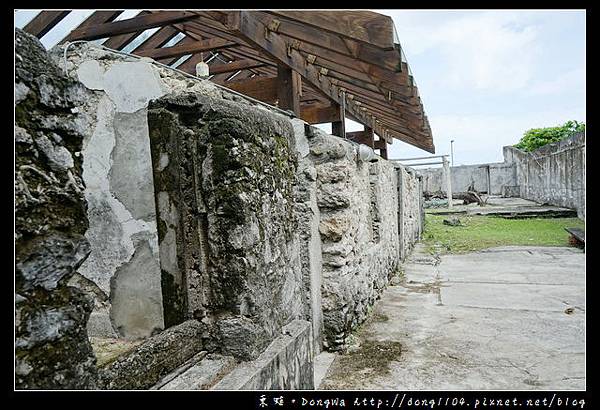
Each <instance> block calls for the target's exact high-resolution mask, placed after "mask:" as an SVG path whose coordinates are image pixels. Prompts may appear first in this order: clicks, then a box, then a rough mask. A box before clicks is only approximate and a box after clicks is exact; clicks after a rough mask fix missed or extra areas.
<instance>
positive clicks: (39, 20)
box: [23, 10, 70, 38]
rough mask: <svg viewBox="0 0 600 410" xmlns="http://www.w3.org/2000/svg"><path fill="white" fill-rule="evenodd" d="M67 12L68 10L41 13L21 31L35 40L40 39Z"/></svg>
mask: <svg viewBox="0 0 600 410" xmlns="http://www.w3.org/2000/svg"><path fill="white" fill-rule="evenodd" d="M69 11H70V10H60V11H42V12H41V13H40V14H38V15H37V16H35V17H34V18H33V19H32V20H31V21H30V22H29V23H27V25H26V26H25V27H23V30H24V31H26V32H28V33H29V34H32V35H34V36H36V37H37V38H42V37H43V36H44V34H46V33H47V32H49V31H50V30H52V29H53V28H54V26H56V25H57V24H58V23H60V21H61V20H62V19H64V18H65V17H66V15H67V14H69Z"/></svg>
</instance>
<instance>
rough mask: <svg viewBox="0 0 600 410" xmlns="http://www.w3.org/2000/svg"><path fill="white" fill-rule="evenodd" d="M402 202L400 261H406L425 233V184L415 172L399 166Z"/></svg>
mask: <svg viewBox="0 0 600 410" xmlns="http://www.w3.org/2000/svg"><path fill="white" fill-rule="evenodd" d="M396 173H397V181H398V185H397V186H398V192H399V198H400V201H399V203H398V208H397V209H398V211H397V212H398V215H397V218H398V227H399V235H400V240H399V246H400V260H404V258H406V256H408V254H409V253H410V251H411V250H412V248H413V245H414V244H415V243H416V242H417V241H418V240H419V238H420V237H421V233H422V232H423V221H424V215H423V212H422V211H423V204H422V200H423V185H422V184H423V183H422V177H421V176H420V174H419V173H417V172H416V171H415V170H413V169H410V168H404V167H400V166H397V167H396Z"/></svg>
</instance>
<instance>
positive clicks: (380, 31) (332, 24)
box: [273, 10, 394, 50]
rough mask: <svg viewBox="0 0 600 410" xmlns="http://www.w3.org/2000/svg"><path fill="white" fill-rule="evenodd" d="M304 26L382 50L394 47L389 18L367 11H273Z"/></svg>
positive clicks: (392, 25) (391, 24)
mask: <svg viewBox="0 0 600 410" xmlns="http://www.w3.org/2000/svg"><path fill="white" fill-rule="evenodd" d="M273 13H276V14H279V15H282V16H285V17H288V18H290V19H293V20H296V21H300V22H302V23H304V24H306V25H309V26H313V27H316V28H318V29H321V30H326V31H329V32H332V33H334V34H340V35H342V36H345V37H349V38H351V39H353V40H359V41H361V42H365V43H368V44H372V45H374V46H377V47H379V48H382V49H384V50H389V49H392V48H393V47H394V43H393V38H394V23H393V21H392V19H391V17H388V16H384V15H382V14H378V13H373V12H369V11H347V10H346V11H344V12H343V13H339V12H331V11H273Z"/></svg>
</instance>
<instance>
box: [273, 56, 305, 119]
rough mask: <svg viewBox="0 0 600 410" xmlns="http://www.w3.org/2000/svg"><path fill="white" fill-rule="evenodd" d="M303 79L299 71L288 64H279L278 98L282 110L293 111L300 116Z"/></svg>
mask: <svg viewBox="0 0 600 410" xmlns="http://www.w3.org/2000/svg"><path fill="white" fill-rule="evenodd" d="M301 90H302V80H301V79H300V76H299V75H298V73H297V72H295V71H294V70H292V69H291V68H288V67H286V66H281V65H280V66H277V100H278V106H279V108H281V109H282V110H290V111H293V112H294V113H295V114H296V115H298V116H300V92H301Z"/></svg>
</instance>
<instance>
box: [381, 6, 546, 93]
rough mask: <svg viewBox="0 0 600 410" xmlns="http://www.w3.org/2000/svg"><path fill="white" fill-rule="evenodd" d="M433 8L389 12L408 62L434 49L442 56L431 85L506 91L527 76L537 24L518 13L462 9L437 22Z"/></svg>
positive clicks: (532, 60) (530, 72)
mask: <svg viewBox="0 0 600 410" xmlns="http://www.w3.org/2000/svg"><path fill="white" fill-rule="evenodd" d="M435 13H436V12H429V13H425V14H424V13H423V12H417V11H391V12H388V13H386V14H388V15H390V16H391V17H392V18H393V19H394V22H395V25H396V28H397V31H398V36H399V38H400V42H401V44H402V45H403V47H404V48H405V51H406V54H407V58H408V62H409V64H410V61H411V56H414V55H419V54H421V53H425V52H428V51H430V50H435V52H436V53H438V54H439V55H440V56H441V57H442V58H443V66H442V67H440V73H441V75H440V76H438V78H437V80H436V82H437V84H436V85H437V86H445V87H450V88H464V87H470V88H474V89H478V90H488V89H494V90H498V91H503V92H505V91H511V90H515V89H519V88H521V87H523V86H524V85H526V84H527V83H528V82H529V81H530V79H531V78H532V76H533V73H534V69H535V64H534V63H535V56H536V54H537V53H538V52H539V48H538V44H537V39H538V28H537V27H536V25H535V24H534V23H533V21H532V19H531V15H530V14H529V13H523V12H502V11H493V12H462V13H456V16H455V18H451V19H448V13H440V14H445V17H446V18H444V19H443V20H440V19H439V18H438V17H437V16H436V14H435Z"/></svg>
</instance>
